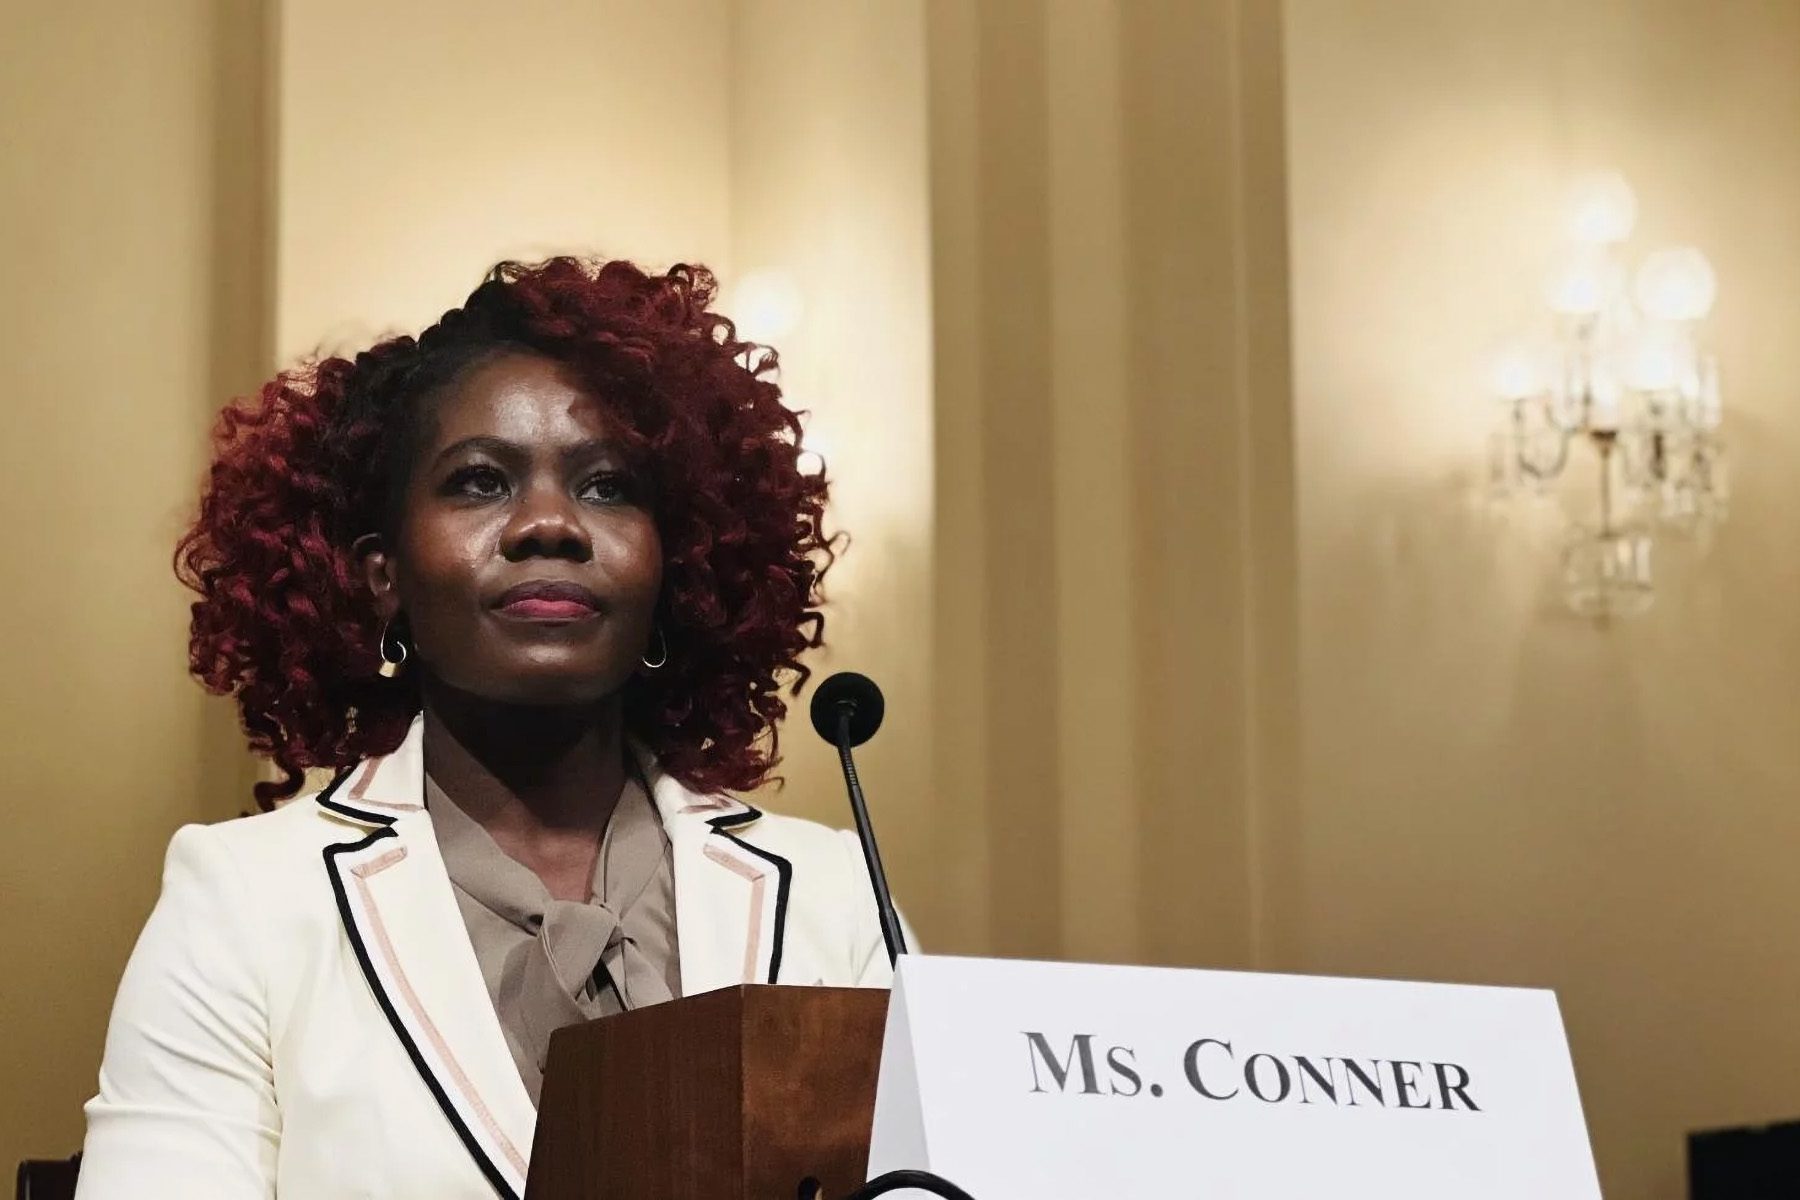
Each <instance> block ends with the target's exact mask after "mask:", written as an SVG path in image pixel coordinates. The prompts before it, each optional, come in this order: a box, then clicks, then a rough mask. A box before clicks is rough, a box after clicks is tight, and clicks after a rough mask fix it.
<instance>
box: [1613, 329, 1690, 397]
mask: <svg viewBox="0 0 1800 1200" xmlns="http://www.w3.org/2000/svg"><path fill="white" fill-rule="evenodd" d="M1688 359H1689V354H1688V349H1687V345H1686V343H1685V342H1684V341H1683V340H1682V338H1681V337H1680V336H1679V335H1678V334H1677V333H1676V331H1674V330H1672V329H1669V328H1668V327H1667V326H1657V325H1650V326H1646V327H1644V328H1643V329H1640V330H1639V331H1638V332H1637V333H1636V334H1635V335H1634V336H1633V337H1632V338H1631V339H1630V341H1629V342H1627V343H1626V346H1625V354H1624V360H1625V361H1624V374H1625V382H1626V383H1627V384H1628V385H1629V386H1631V387H1632V388H1634V389H1636V390H1637V391H1640V392H1670V391H1674V390H1675V388H1676V387H1677V386H1678V385H1679V384H1680V382H1681V379H1682V375H1683V372H1684V369H1685V368H1686V365H1687V362H1688Z"/></svg>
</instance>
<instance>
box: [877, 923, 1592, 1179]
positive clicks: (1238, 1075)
mask: <svg viewBox="0 0 1800 1200" xmlns="http://www.w3.org/2000/svg"><path fill="white" fill-rule="evenodd" d="M904 1167H911V1168H918V1169H924V1170H929V1171H933V1172H935V1173H936V1174H938V1175H941V1176H943V1177H944V1178H945V1179H948V1180H950V1181H951V1182H952V1183H955V1184H957V1185H958V1186H960V1187H962V1188H963V1189H965V1190H966V1191H968V1192H969V1193H970V1194H971V1195H973V1196H974V1197H975V1200H1096V1198H1098V1197H1104V1196H1145V1197H1150V1196H1155V1197H1172V1198H1173V1197H1180V1198H1183V1200H1320V1198H1321V1197H1327V1196H1329V1197H1331V1198H1332V1200H1358V1198H1361V1197H1368V1198H1371V1200H1373V1198H1375V1197H1379V1198H1380V1200H1450V1198H1452V1197H1453V1198H1454V1200H1599V1197H1600V1186H1599V1182H1598V1179H1597V1177H1596V1175H1595V1172H1594V1160H1593V1154H1592V1151H1591V1150H1590V1148H1589V1145H1588V1137H1587V1128H1586V1125H1585V1123H1584V1121H1583V1119H1582V1114H1581V1099H1580V1096H1579V1095H1578V1093H1577V1092H1576V1087H1575V1072H1574V1068H1573V1066H1572V1064H1571V1063H1570V1060H1569V1049H1568V1041H1567V1038H1566V1035H1565V1034H1564V1031H1563V1024H1562V1015H1561V1013H1560V1011H1559V1010H1558V1009H1557V1005H1556V997H1555V996H1554V995H1553V994H1552V993H1550V992H1545V991H1530V990H1523V989H1516V988H1489V987H1464V986H1455V985H1449V984H1421V983H1390V982H1379V981H1374V980H1360V979H1323V978H1311V977H1305V976H1294V975H1255V974H1244V973H1237V972H1229V971H1184V970H1173V969H1165V968H1156V967H1105V966H1082V965H1076V964H1067V963H1037V962H1011V961H1002V960H995V959H972V958H939V957H930V956H924V955H910V956H907V957H905V958H902V959H901V960H900V971H899V976H898V978H897V980H896V981H895V986H894V994H893V999H892V1001H891V1002H890V1004H889V1007H888V1024H887V1040H886V1043H885V1045H884V1046H883V1049H882V1058H881V1082H880V1085H879V1088H878V1090H877V1093H876V1101H875V1128H874V1139H873V1144H872V1147H871V1150H870V1161H869V1173H870V1176H871V1178H872V1177H874V1176H876V1175H879V1174H883V1173H885V1172H887V1171H891V1170H896V1169H899V1168H904ZM892 1194H893V1195H896V1196H900V1195H923V1193H892Z"/></svg>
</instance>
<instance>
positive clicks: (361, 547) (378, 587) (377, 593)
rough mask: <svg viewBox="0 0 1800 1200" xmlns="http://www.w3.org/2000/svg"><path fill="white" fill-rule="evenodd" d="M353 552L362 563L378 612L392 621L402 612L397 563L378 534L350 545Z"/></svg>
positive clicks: (370, 534)
mask: <svg viewBox="0 0 1800 1200" xmlns="http://www.w3.org/2000/svg"><path fill="white" fill-rule="evenodd" d="M350 552H351V553H352V554H354V555H355V556H356V561H357V562H358V563H359V564H361V566H362V571H363V582H365V583H367V584H368V585H369V594H370V595H372V596H374V597H375V611H376V612H378V613H380V614H381V619H382V620H384V621H391V620H393V619H394V617H395V615H397V614H398V613H399V611H400V592H399V584H398V581H397V580H396V579H395V577H394V560H393V558H392V556H391V555H389V554H388V551H387V545H386V544H385V543H384V542H383V541H382V540H381V535H380V534H379V533H365V534H363V535H362V536H361V537H359V538H357V539H356V541H354V542H352V543H351V544H350Z"/></svg>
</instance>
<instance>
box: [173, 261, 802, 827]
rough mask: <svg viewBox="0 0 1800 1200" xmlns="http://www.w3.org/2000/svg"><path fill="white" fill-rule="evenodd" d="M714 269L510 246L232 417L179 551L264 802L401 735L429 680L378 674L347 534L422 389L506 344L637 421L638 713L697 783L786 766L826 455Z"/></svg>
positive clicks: (740, 782)
mask: <svg viewBox="0 0 1800 1200" xmlns="http://www.w3.org/2000/svg"><path fill="white" fill-rule="evenodd" d="M716 292H717V285H716V283H715V281H714V279H713V276H712V275H711V273H710V272H708V271H707V270H706V269H705V268H703V267H694V266H676V267H673V268H671V269H670V270H669V271H668V272H667V273H665V274H662V275H650V274H646V273H645V272H644V271H642V270H640V269H639V268H638V267H636V266H633V265H632V264H631V263H628V262H596V261H587V260H582V259H576V258H568V257H563V258H553V259H549V260H547V261H545V262H542V263H537V264H522V263H516V262H504V263H501V264H500V265H499V266H497V267H495V268H494V269H493V271H492V272H490V273H489V275H488V276H487V279H486V280H485V282H483V283H482V285H481V286H480V287H478V288H476V289H475V291H474V293H473V294H471V295H470V296H469V298H468V299H467V300H466V301H464V302H463V304H462V306H461V307H460V308H455V309H452V310H451V311H449V312H447V313H445V314H444V315H443V317H442V318H441V319H439V320H438V322H437V323H436V324H434V325H432V326H431V327H430V328H429V329H426V330H425V331H424V332H423V333H421V334H420V335H419V336H418V337H416V338H414V337H396V338H392V339H390V340H388V341H384V342H381V343H379V344H377V345H375V346H372V347H370V348H369V349H367V350H365V351H363V352H362V353H360V354H358V355H356V357H355V358H354V359H345V358H326V359H323V360H320V361H317V362H313V363H311V364H308V365H305V366H301V367H298V368H295V369H293V370H288V371H283V372H282V373H281V374H279V375H277V376H276V377H275V378H274V379H272V380H270V381H269V382H268V383H266V384H264V385H263V387H262V389H261V390H260V392H259V393H258V394H257V395H256V396H255V397H254V398H251V399H245V400H238V401H234V402H233V403H232V404H230V405H228V406H227V407H226V408H225V410H224V411H223V412H222V413H221V414H220V417H219V422H218V426H217V429H216V431H215V435H214V438H215V443H216V456H215V459H214V462H213V465H212V470H211V473H210V476H209V478H208V481H207V484H206V486H205V488H204V490H203V493H202V496H201V500H200V513H199V517H198V519H197V520H196V521H195V523H194V525H193V528H192V529H190V530H189V531H188V533H187V534H186V536H184V537H183V538H182V539H181V542H180V544H179V546H178V547H177V549H176V553H175V565H176V574H177V575H178V576H179V578H180V579H181V581H182V582H183V583H184V584H186V585H187V586H188V587H190V588H192V589H193V590H194V591H196V592H198V593H199V596H200V598H199V599H198V600H197V601H196V602H195V603H194V605H193V621H192V627H191V639H190V644H189V647H190V666H191V668H192V670H193V673H194V675H195V676H196V677H197V678H198V679H199V680H200V681H201V682H202V683H203V684H204V685H205V686H206V687H207V689H208V690H209V691H212V692H216V693H220V694H230V695H232V696H234V697H235V698H236V700H237V703H238V707H239V710H240V711H241V713H242V717H243V726H244V732H245V733H246V734H247V735H248V737H249V741H250V747H251V749H253V750H255V751H257V752H259V753H263V754H266V755H269V756H270V757H271V758H273V759H274V761H275V763H276V765H277V766H278V767H280V768H281V770H282V772H283V776H284V777H283V778H282V779H281V780H280V781H279V782H273V783H263V784H259V785H258V786H257V800H258V802H259V803H260V804H261V805H262V806H263V807H264V808H270V807H273V806H274V804H275V803H276V802H277V801H278V800H280V799H281V798H283V797H286V796H291V795H293V794H294V793H295V792H296V791H298V790H299V787H300V784H301V780H302V778H303V775H302V772H303V771H304V770H305V769H307V768H311V767H328V768H338V769H342V768H345V767H348V766H350V765H352V764H354V763H356V762H357V761H359V760H361V759H363V758H365V757H368V756H371V755H378V754H385V753H388V752H390V751H392V750H393V749H394V748H395V747H396V746H398V745H399V743H400V741H401V739H402V738H403V737H404V736H405V733H406V730H407V727H408V725H409V724H410V722H411V720H412V718H413V716H414V715H415V714H416V713H417V712H418V710H419V706H420V697H419V692H418V689H417V686H416V684H415V683H412V682H407V681H406V680H407V677H406V676H402V678H401V679H400V680H389V679H383V678H381V677H380V676H379V675H378V670H379V667H380V665H381V656H380V650H379V638H380V632H381V626H380V620H379V618H378V617H377V616H376V612H375V607H374V599H373V597H372V595H371V594H370V593H369V590H368V588H367V586H366V585H365V584H364V582H363V578H362V573H361V570H360V568H359V566H358V564H357V561H356V558H355V556H354V554H353V553H352V549H351V546H352V543H353V542H354V541H355V540H356V538H358V537H359V536H361V535H362V534H365V533H370V532H376V531H380V530H383V529H386V528H389V527H390V526H391V522H392V519H393V517H394V513H393V511H392V506H393V504H394V503H396V497H397V494H398V492H399V487H398V484H399V483H400V482H401V481H403V479H404V475H405V472H406V471H407V470H408V468H409V464H410V461H411V453H412V448H413V443H414V439H415V438H416V437H417V435H418V430H419V424H420V420H421V417H420V412H419V410H420V409H421V408H422V407H423V405H421V403H420V401H421V399H422V398H424V397H427V396H429V395H430V394H432V393H433V392H435V391H437V390H439V389H441V388H443V387H444V386H445V385H447V384H449V383H451V382H453V381H454V380H455V379H456V378H457V377H458V375H459V373H460V372H462V371H464V370H466V369H467V368H468V367H470V366H472V365H473V364H474V363H476V362H478V361H480V360H481V359H482V358H484V357H486V356H488V355H492V354H494V353H498V352H506V351H520V350H522V351H526V352H529V353H534V354H540V355H544V356H546V357H549V358H553V359H556V360H558V361H561V362H563V363H566V364H568V365H570V366H571V367H573V368H574V369H575V370H576V371H577V372H578V373H579V374H580V375H581V376H582V377H583V378H584V379H585V380H586V381H587V382H588V384H589V386H590V387H591V388H592V390H593V391H594V393H595V394H596V395H597V396H600V397H602V398H603V399H604V400H605V401H606V402H607V404H608V406H609V407H610V408H611V409H612V411H613V412H614V414H615V416H616V417H617V418H619V420H620V423H621V425H622V426H623V433H622V437H623V440H624V441H625V442H626V451H627V453H629V454H632V456H633V457H634V458H638V459H641V460H642V462H643V465H644V468H645V470H646V471H647V473H648V475H649V478H650V480H651V483H652V490H653V494H654V496H655V497H656V501H655V518H656V524H657V529H658V531H659V533H660V535H661V537H662V544H663V554H664V567H663V592H662V596H661V599H660V601H659V604H658V620H659V622H660V624H661V628H662V630H663V636H664V638H665V640H666V643H667V646H668V663H667V666H666V667H664V668H663V669H662V670H660V671H657V672H655V673H653V674H650V675H647V676H642V675H641V676H638V677H635V678H634V679H633V680H632V681H631V683H630V684H628V685H627V691H626V695H625V700H624V706H625V722H626V730H627V732H628V733H629V734H631V735H632V736H633V737H635V738H637V739H638V740H639V741H641V742H642V743H643V744H644V745H645V746H647V747H648V748H649V749H650V750H651V751H652V752H653V753H654V754H655V755H656V756H657V758H658V761H659V762H660V763H661V765H662V767H663V769H664V770H666V771H668V772H669V773H670V774H672V775H673V776H675V777H676V778H677V779H679V780H681V781H682V782H683V783H684V784H686V785H687V786H689V787H691V788H695V789H697V790H700V791H717V790H723V789H734V790H739V789H749V788H753V787H756V786H758V785H759V784H761V783H763V782H765V781H766V780H767V779H768V777H769V775H770V773H771V771H772V770H773V769H774V767H775V766H776V764H777V763H778V762H779V754H778V749H777V744H776V733H775V724H776V722H777V721H778V720H779V719H780V718H781V717H782V716H783V715H784V714H785V713H786V711H787V704H786V701H785V700H784V699H783V697H782V695H781V684H782V680H783V679H784V677H785V678H787V679H789V680H791V683H792V690H793V691H795V692H798V690H799V689H800V687H801V685H802V684H804V682H805V680H806V678H807V675H808V672H807V669H806V668H805V667H803V666H802V665H801V664H800V655H801V653H802V652H803V651H805V650H807V649H810V648H812V647H816V646H818V645H820V644H821V642H822V640H823V635H824V627H825V621H824V616H823V614H822V613H821V612H820V611H819V605H820V604H821V603H822V599H823V598H822V594H821V592H820V583H821V580H822V579H823V576H824V574H825V571H826V570H827V569H828V568H829V566H830V565H831V562H832V559H833V557H834V544H833V541H832V539H830V538H828V537H827V536H826V534H825V532H824V511H825V501H826V480H825V476H824V473H823V472H822V471H819V472H816V473H814V472H806V471H803V470H802V469H801V466H800V462H799V442H800V421H799V416H798V415H797V414H796V413H795V412H793V411H792V410H790V409H788V408H787V407H786V406H784V405H783V404H782V401H781V391H780V389H779V388H778V387H777V386H776V384H775V383H774V382H773V380H772V379H771V378H770V375H771V374H772V372H773V371H774V369H775V367H776V357H775V354H774V352H773V351H771V350H768V349H767V348H765V347H760V346H756V345H754V344H752V343H749V342H745V341H742V340H740V339H739V338H738V336H737V332H736V329H735V327H734V326H733V325H732V323H731V322H730V321H729V320H728V319H726V318H725V317H723V316H720V315H719V314H717V313H714V312H711V311H709V305H710V304H711V303H712V301H713V299H714V296H715V294H716Z"/></svg>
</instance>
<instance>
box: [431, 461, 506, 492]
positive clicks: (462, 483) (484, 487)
mask: <svg viewBox="0 0 1800 1200" xmlns="http://www.w3.org/2000/svg"><path fill="white" fill-rule="evenodd" d="M445 483H446V485H447V490H449V491H451V492H453V493H455V494H456V495H459V496H468V497H470V498H471V499H476V500H493V499H496V498H497V497H500V496H504V495H505V494H506V476H504V475H502V474H501V473H500V472H499V471H496V470H495V469H494V468H492V467H464V468H463V469H462V470H460V471H457V472H456V473H455V474H453V475H451V476H450V478H449V479H448V480H446V481H445Z"/></svg>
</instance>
